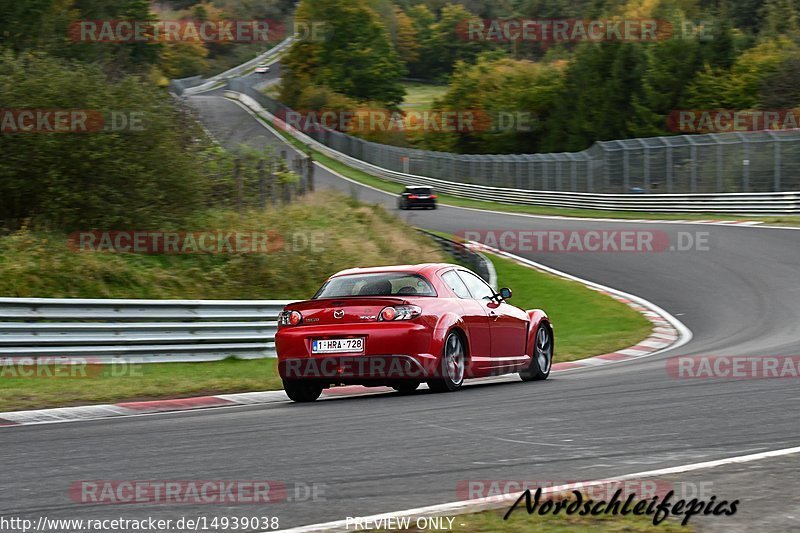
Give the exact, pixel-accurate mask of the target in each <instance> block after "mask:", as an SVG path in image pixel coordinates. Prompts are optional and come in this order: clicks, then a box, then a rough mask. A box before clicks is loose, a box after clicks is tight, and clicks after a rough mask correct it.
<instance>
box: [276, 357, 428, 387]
mask: <svg viewBox="0 0 800 533" xmlns="http://www.w3.org/2000/svg"><path fill="white" fill-rule="evenodd" d="M438 368H439V359H438V358H437V357H436V356H433V355H430V354H416V355H336V356H330V355H328V356H324V357H303V358H291V357H290V358H282V359H281V360H280V362H279V363H278V370H279V372H280V376H281V378H282V379H291V380H304V381H306V380H310V381H318V382H321V383H325V384H334V383H335V384H354V383H357V384H365V383H366V384H369V383H373V384H376V385H378V384H386V383H393V382H402V381H425V380H426V379H429V378H432V377H434V376H436V375H437V373H438Z"/></svg>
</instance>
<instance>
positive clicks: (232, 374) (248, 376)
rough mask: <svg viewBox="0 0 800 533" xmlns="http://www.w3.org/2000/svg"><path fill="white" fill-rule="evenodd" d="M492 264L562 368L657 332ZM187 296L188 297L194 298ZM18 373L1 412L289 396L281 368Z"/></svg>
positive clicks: (7, 375) (182, 366) (8, 378)
mask: <svg viewBox="0 0 800 533" xmlns="http://www.w3.org/2000/svg"><path fill="white" fill-rule="evenodd" d="M424 246H425V244H423V247H424ZM432 255H433V256H434V257H435V254H432ZM393 259H396V261H395V262H402V261H400V260H399V258H396V257H395V258H393ZM492 261H493V263H494V264H495V268H496V270H497V274H498V278H499V282H500V283H501V284H502V285H503V286H509V287H511V288H512V289H513V290H514V298H513V300H512V302H511V303H513V304H514V305H516V306H518V307H522V308H536V307H539V308H543V309H545V310H546V311H547V312H548V313H549V314H550V316H551V318H552V319H553V322H554V324H555V332H556V361H572V360H575V359H580V358H583V357H587V356H591V355H597V354H600V353H605V352H609V351H613V350H615V349H619V348H624V347H628V346H631V345H633V344H635V343H636V342H637V341H639V340H641V339H643V338H644V337H646V336H647V335H648V334H649V332H650V327H649V322H647V320H645V319H644V318H643V317H642V316H641V315H639V314H638V313H636V312H634V311H633V310H631V309H630V308H629V307H627V306H625V305H623V304H620V303H619V302H617V301H615V300H613V299H611V298H609V297H607V296H603V295H602V294H599V293H597V292H595V291H591V290H589V289H586V288H585V287H583V286H582V285H580V284H578V283H575V282H571V281H566V280H563V279H560V278H557V277H555V276H552V275H550V274H545V273H540V272H537V271H534V270H531V269H529V268H526V267H523V266H520V265H518V264H516V263H514V262H512V261H509V260H506V259H501V258H496V257H492ZM359 264H367V263H366V262H363V261H359ZM320 281H321V279H318V280H315V283H316V284H318V283H319V282H320ZM184 288H185V287H184ZM299 292H300V291H298V292H294V293H292V292H291V291H289V292H282V293H281V295H282V296H281V297H290V298H294V297H298V298H301V297H305V296H306V295H307V294H308V291H306V292H305V293H304V294H299ZM180 296H181V297H188V295H187V293H180ZM16 372H17V369H15V368H13V367H2V366H0V411H11V410H21V409H37V408H44V407H61V406H68V405H85V404H93V403H94V404H96V403H112V402H119V401H135V400H152V399H158V398H176V397H191V396H202V395H213V394H222V393H235V392H250V391H262V390H277V389H280V388H281V382H280V379H279V378H278V375H277V369H276V365H275V360H257V361H237V360H232V359H231V360H225V361H218V362H211V363H176V364H141V365H127V366H126V365H117V366H113V367H112V366H98V367H90V368H89V369H88V370H87V371H86V373H85V375H86V377H82V375H79V376H78V377H47V376H45V377H38V378H37V377H27V378H24V377H15V376H17V375H18V374H17V373H16Z"/></svg>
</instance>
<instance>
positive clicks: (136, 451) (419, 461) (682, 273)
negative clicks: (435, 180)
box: [0, 69, 800, 531]
mask: <svg viewBox="0 0 800 533" xmlns="http://www.w3.org/2000/svg"><path fill="white" fill-rule="evenodd" d="M277 70H278V69H274V72H273V73H271V74H270V75H271V76H277V75H278V73H277V72H275V71H277ZM190 101H191V102H192V104H193V105H195V106H196V107H197V108H198V109H200V112H201V117H202V118H203V120H204V122H205V123H206V125H207V127H208V129H209V130H210V131H211V132H212V133H213V134H214V135H215V136H216V137H217V138H218V139H219V140H220V141H221V142H223V143H224V144H226V145H228V146H235V145H236V144H238V143H240V142H248V143H250V144H253V145H256V146H262V145H265V144H272V145H275V146H276V147H279V146H281V141H279V140H278V139H276V138H274V137H273V136H272V135H271V134H270V133H269V132H268V131H267V130H265V129H264V128H263V127H262V126H261V125H260V124H259V123H258V122H257V121H256V120H255V119H253V118H252V117H251V116H250V115H249V114H248V113H247V112H246V111H245V110H244V109H242V108H241V107H240V106H239V105H237V104H236V103H234V102H232V101H230V100H226V99H224V98H222V97H221V96H220V95H219V93H218V92H215V93H208V94H205V95H199V96H196V97H193V98H191V100H190ZM283 149H285V148H283ZM316 182H317V186H318V187H320V188H331V189H337V190H341V191H344V192H347V193H349V194H355V195H357V196H358V197H359V198H360V199H361V200H364V201H367V202H374V203H382V204H384V205H386V207H387V208H388V209H392V210H394V209H395V198H394V197H393V196H392V195H388V194H385V193H382V192H378V191H375V190H371V189H369V188H365V187H362V186H358V185H354V184H353V183H350V182H348V181H345V180H342V179H341V178H339V177H337V176H335V175H333V174H331V173H329V172H327V171H325V170H324V169H322V168H317V172H316ZM399 215H400V216H401V217H403V218H405V219H406V220H407V221H408V222H409V223H410V224H413V225H415V226H419V227H423V228H428V229H432V230H440V231H445V232H449V233H458V232H463V231H465V230H479V231H499V230H551V231H565V230H566V231H570V230H609V231H620V230H639V231H641V230H647V231H654V232H664V234H667V235H669V238H670V242H675V241H676V240H677V239H678V237H677V235H678V233H679V232H683V233H685V234H691V235H694V236H697V234H698V233H701V234H707V235H705V236H704V238H707V240H708V246H707V248H704V249H694V250H691V251H684V252H679V251H669V250H666V251H663V252H659V253H551V252H542V253H531V252H526V251H514V252H515V253H518V254H519V255H521V256H524V257H527V258H530V259H534V260H536V261H539V262H542V263H544V264H546V265H548V266H551V267H554V268H557V269H560V270H562V271H565V272H567V273H570V274H573V275H576V276H579V277H582V278H585V279H587V280H590V281H594V282H598V283H602V284H604V285H607V286H610V287H613V288H616V289H620V290H622V291H626V292H629V293H632V294H635V295H637V296H640V297H642V298H645V299H647V300H650V301H651V302H653V303H655V304H657V305H658V306H660V307H662V308H663V309H665V310H666V311H668V312H669V313H671V314H672V315H674V316H675V317H677V318H678V319H679V320H680V321H681V322H683V324H685V325H686V326H687V327H688V328H689V329H690V330H691V331H692V333H693V339H692V340H691V342H689V343H688V344H686V345H685V346H683V347H681V348H679V349H677V350H673V351H672V352H669V353H666V354H662V355H657V356H655V357H651V358H647V359H643V360H639V361H634V362H630V363H625V364H620V365H611V366H610V367H605V368H598V369H588V370H580V371H576V372H566V373H561V374H555V375H553V376H552V377H551V379H550V380H548V381H546V382H543V383H530V384H526V383H522V382H519V381H515V380H514V379H510V380H507V382H504V383H492V384H476V385H468V386H466V387H465V388H464V390H462V391H461V392H459V393H457V394H431V393H429V392H428V391H420V392H419V393H418V394H416V395H412V396H398V395H396V394H374V395H368V396H359V397H329V398H328V399H326V400H324V401H319V402H317V403H315V404H312V405H294V404H290V403H288V402H287V403H279V404H274V405H269V406H253V407H237V408H226V409H212V410H206V411H199V412H190V413H177V414H167V415H153V416H142V417H133V418H126V419H120V420H100V421H90V422H78V423H65V424H53V425H39V426H26V427H17V428H4V429H2V430H0V459H2V464H3V468H2V478H3V483H2V485H0V514H2V515H17V516H30V517H38V516H42V515H44V516H47V517H50V518H55V517H63V518H110V517H116V516H122V517H131V518H142V517H147V516H154V517H162V518H169V519H176V518H180V517H182V516H195V517H196V516H209V517H211V516H223V515H227V516H232V515H248V516H277V517H279V518H280V526H281V528H285V527H292V526H301V525H307V524H314V523H320V522H327V521H330V520H335V519H341V518H345V517H348V516H362V515H370V514H375V513H380V512H389V511H395V510H402V509H407V508H413V507H420V506H425V505H431V504H437V503H447V502H452V501H456V500H459V499H461V497H460V494H459V493H458V492H457V486H458V484H459V482H460V481H461V482H463V481H465V480H487V479H499V480H504V479H527V480H588V479H606V478H613V477H615V476H620V475H625V474H630V473H635V472H641V471H648V470H654V469H658V468H664V467H671V466H678V465H685V464H691V463H698V462H703V461H710V460H714V459H721V458H725V457H732V456H739V455H746V454H752V453H758V452H761V451H769V450H776V449H781V448H790V447H793V446H797V445H798V442H800V419H799V418H798V413H797V406H798V403H799V402H800V391H798V380H797V379H768V380H759V379H743V380H732V379H714V380H708V379H700V380H691V379H677V378H675V377H672V376H670V375H669V374H668V372H667V370H666V361H667V359H669V358H670V357H674V356H678V355H747V356H773V355H790V354H798V353H800V231H795V230H791V229H768V228H747V227H727V226H715V225H689V224H669V223H663V224H662V223H658V224H642V223H631V222H602V221H585V220H558V219H546V218H535V217H525V216H514V215H507V214H501V213H492V212H481V211H476V210H467V209H459V208H451V207H446V206H441V207H440V209H439V210H437V211H412V212H399ZM512 251H513V250H512ZM512 288H513V287H512ZM557 327H558V324H556V328H557ZM557 334H558V329H556V335H557ZM556 346H557V344H556ZM556 357H557V353H556ZM557 360H558V359H557V358H556V361H557ZM797 463H798V461H797V456H796V455H795V456H788V457H785V458H779V459H771V460H767V461H763V462H753V463H748V464H746V465H739V466H735V467H722V468H720V469H712V470H705V471H698V472H694V473H692V474H691V475H685V476H684V477H681V476H677V477H676V476H672V479H673V480H674V481H681V480H691V481H694V482H699V481H702V482H711V483H713V493H714V494H718V495H719V496H720V498H722V497H723V496H724V497H727V498H729V499H737V498H738V499H740V500H741V502H742V503H741V505H740V509H741V511H740V513H739V515H737V516H736V517H733V518H730V519H727V518H721V519H716V520H708V519H706V520H699V521H698V522H697V523H698V524H700V525H702V526H703V527H704V528H707V529H708V530H718V531H736V530H741V531H745V530H747V529H748V528H753V527H755V528H756V529H754V530H767V529H762V527H763V526H764V525H769V527H768V530H770V531H782V530H786V531H789V530H797V529H798V528H800V503H799V502H798V499H797V496H796V494H797V493H798V490H797V489H799V488H800V486H799V485H800V482H798V481H797V480H798V479H800V476H798V468H797ZM124 479H139V480H145V479H151V480H156V479H158V480H203V479H214V480H234V479H238V480H248V479H272V480H282V481H285V482H286V483H288V484H289V486H290V487H291V486H292V484H294V483H297V484H299V486H300V487H309V486H312V485H314V484H317V487H318V488H319V490H320V491H321V492H320V494H319V495H318V496H319V497H318V498H316V501H308V500H307V498H306V495H305V494H302V490H300V491H299V492H301V493H300V494H295V493H294V491H291V490H290V493H289V495H288V496H289V498H288V500H287V501H285V502H282V503H275V504H270V505H269V506H247V505H238V506H213V505H170V504H152V505H149V504H145V505H128V506H108V505H92V504H77V503H75V502H74V501H72V500H71V499H70V497H69V495H68V489H69V487H70V486H71V485H72V484H73V483H75V482H76V481H78V480H124ZM298 500H299V501H298Z"/></svg>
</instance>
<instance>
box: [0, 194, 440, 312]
mask: <svg viewBox="0 0 800 533" xmlns="http://www.w3.org/2000/svg"><path fill="white" fill-rule="evenodd" d="M215 230H221V231H232V232H251V231H259V232H277V234H279V235H280V236H281V237H282V239H283V242H285V243H286V246H284V247H282V248H280V249H277V250H274V251H272V252H270V253H266V254H247V253H242V254H191V255H144V254H134V253H127V254H118V253H111V252H76V251H73V250H72V249H70V247H69V245H68V241H67V235H65V234H64V233H60V232H47V233H45V232H37V231H32V230H29V229H27V228H23V229H21V230H19V231H17V232H15V233H14V234H12V235H8V236H5V237H0V296H4V297H18V298H25V297H42V298H152V299H159V298H161V299H168V298H177V299H181V298H186V299H195V298H197V299H261V298H264V299H272V298H275V299H284V298H287V299H293V298H308V297H310V296H311V295H313V294H314V292H315V291H316V290H317V289H318V288H319V286H320V285H321V284H322V281H323V280H324V279H325V278H326V277H327V276H329V275H331V274H333V273H335V272H337V271H339V270H343V269H345V268H351V267H355V266H361V267H367V266H376V265H390V264H398V263H421V262H427V261H441V260H443V255H442V254H441V253H440V251H439V249H438V248H437V247H436V246H435V245H434V244H433V243H432V241H430V240H429V239H427V238H426V237H424V236H421V235H419V234H417V232H415V231H414V230H412V229H411V228H409V227H408V226H406V225H404V224H401V223H399V222H398V220H397V219H396V218H394V217H393V216H392V215H391V214H390V213H388V212H387V211H386V210H384V209H383V208H381V207H378V206H367V205H364V204H360V203H358V202H356V201H354V200H352V199H350V198H348V197H346V196H343V195H340V194H334V193H322V192H318V193H313V194H310V195H308V196H306V197H304V198H302V199H300V200H298V201H297V202H296V203H294V204H291V205H288V206H284V207H280V208H277V209H269V210H267V211H256V210H252V211H247V212H244V213H242V214H241V215H239V214H237V213H234V212H231V211H222V210H217V211H210V212H205V213H201V214H199V215H197V216H194V217H192V218H191V220H188V221H186V222H185V225H184V226H182V228H181V230H180V231H186V232H200V231H215ZM314 243H316V244H314ZM270 249H271V248H270Z"/></svg>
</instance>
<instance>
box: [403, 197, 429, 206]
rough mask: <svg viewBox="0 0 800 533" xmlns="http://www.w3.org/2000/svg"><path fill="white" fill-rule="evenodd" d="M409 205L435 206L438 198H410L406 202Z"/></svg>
mask: <svg viewBox="0 0 800 533" xmlns="http://www.w3.org/2000/svg"><path fill="white" fill-rule="evenodd" d="M406 205H407V206H408V207H412V208H413V207H435V206H436V199H435V198H434V199H428V200H408V201H407V202H406Z"/></svg>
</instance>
